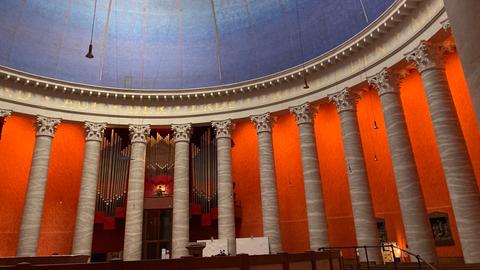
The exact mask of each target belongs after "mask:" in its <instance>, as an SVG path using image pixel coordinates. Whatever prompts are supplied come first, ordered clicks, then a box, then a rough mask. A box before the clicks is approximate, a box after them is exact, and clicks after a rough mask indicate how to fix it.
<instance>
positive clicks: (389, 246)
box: [318, 244, 437, 270]
mask: <svg viewBox="0 0 480 270" xmlns="http://www.w3.org/2000/svg"><path fill="white" fill-rule="evenodd" d="M370 248H381V249H382V250H387V249H390V252H391V253H392V259H393V265H394V268H395V270H397V264H398V260H397V259H400V258H401V257H397V256H396V255H395V249H397V250H400V251H401V252H404V253H406V254H408V255H410V257H411V258H415V259H416V260H417V264H418V269H419V270H422V269H423V265H422V263H425V264H426V265H427V266H428V268H430V269H431V270H437V269H436V268H435V267H434V266H433V265H432V264H431V263H429V262H427V261H425V260H424V259H423V258H422V256H420V255H419V254H415V253H412V252H410V251H408V250H406V249H403V248H401V247H398V246H396V245H393V244H383V245H378V246H338V247H321V248H319V249H318V250H319V251H324V250H342V249H350V250H354V251H355V260H356V262H357V269H360V258H359V257H360V256H359V251H360V250H362V249H363V251H364V252H365V260H366V263H367V269H368V270H370V260H369V258H368V249H370ZM343 267H344V263H343V255H342V269H343Z"/></svg>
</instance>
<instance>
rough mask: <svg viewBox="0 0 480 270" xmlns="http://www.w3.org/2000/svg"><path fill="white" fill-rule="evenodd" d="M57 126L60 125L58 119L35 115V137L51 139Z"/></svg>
mask: <svg viewBox="0 0 480 270" xmlns="http://www.w3.org/2000/svg"><path fill="white" fill-rule="evenodd" d="M58 124H60V119H57V118H48V117H45V116H41V115H37V122H35V128H36V130H37V133H36V136H37V137H38V136H48V137H53V135H55V131H56V130H57V127H58Z"/></svg>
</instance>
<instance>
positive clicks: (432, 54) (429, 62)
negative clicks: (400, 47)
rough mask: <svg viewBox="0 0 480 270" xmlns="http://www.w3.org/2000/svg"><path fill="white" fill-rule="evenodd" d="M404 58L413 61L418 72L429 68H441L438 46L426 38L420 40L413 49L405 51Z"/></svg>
mask: <svg viewBox="0 0 480 270" xmlns="http://www.w3.org/2000/svg"><path fill="white" fill-rule="evenodd" d="M405 59H406V60H407V61H408V62H412V63H415V64H416V65H417V68H418V71H420V72H423V71H425V70H427V69H431V68H443V63H442V59H441V55H440V52H439V51H438V48H437V47H436V46H433V45H432V43H431V42H429V41H426V40H422V41H421V42H420V44H419V45H418V46H417V47H416V48H415V49H413V51H411V52H409V53H407V54H406V55H405Z"/></svg>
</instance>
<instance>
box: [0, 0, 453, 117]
mask: <svg viewBox="0 0 480 270" xmlns="http://www.w3.org/2000/svg"><path fill="white" fill-rule="evenodd" d="M445 18H446V15H445V14H444V9H443V2H442V1H441V0H398V1H396V2H395V4H394V5H392V7H391V8H390V9H389V10H387V11H386V12H385V13H384V14H383V15H382V16H381V17H380V18H379V19H377V20H376V21H375V22H374V23H372V24H371V25H370V26H369V27H367V28H365V29H364V30H363V31H362V32H360V33H359V34H357V35H356V36H355V37H353V38H351V39H350V40H348V41H347V42H345V43H343V44H342V45H340V46H338V47H337V48H335V49H333V50H331V51H329V52H328V53H326V54H324V55H322V56H320V57H318V58H316V59H314V60H311V61H309V62H307V63H305V64H302V65H301V66H297V67H294V68H292V69H289V70H286V71H284V72H281V73H277V74H273V75H270V76H268V77H264V78H258V79H256V80H253V81H248V82H243V83H239V84H234V85H224V86H221V87H215V88H204V89H184V90H175V91H173V90H149V91H148V90H147V91H145V90H121V89H113V88H104V87H102V88H100V87H94V86H88V85H80V84H73V83H68V82H62V81H58V80H53V79H49V78H43V77H38V76H35V75H31V74H27V73H22V72H19V71H15V70H12V69H8V68H3V67H2V68H0V76H2V75H3V78H4V80H2V81H0V108H4V109H11V110H13V111H14V112H18V113H26V114H43V115H51V116H55V117H61V118H63V119H65V120H72V121H85V120H88V121H94V122H108V123H109V124H118V125H125V124H129V123H135V124H142V123H149V124H151V125H168V124H172V123H183V122H192V123H205V122H210V121H212V120H223V119H227V118H231V119H238V118H244V117H248V116H249V115H252V114H261V113H265V112H275V111H280V110H285V109H287V108H288V107H291V106H295V105H299V104H302V103H304V102H307V101H310V102H311V101H316V100H320V99H322V98H325V97H326V96H327V95H328V94H330V93H333V92H335V91H338V90H339V89H342V88H344V87H351V86H354V85H356V84H358V83H360V82H362V81H364V80H365V78H366V77H367V75H368V74H370V75H371V74H375V73H378V72H379V71H380V70H381V69H382V68H383V67H386V66H391V65H393V64H396V63H397V62H399V61H401V60H402V59H403V58H404V56H403V54H404V53H405V52H407V51H408V50H411V49H412V48H413V47H415V46H416V45H418V41H419V40H421V39H428V38H430V37H431V36H433V34H434V33H436V32H437V31H439V30H440V29H441V25H440V23H439V22H440V21H442V20H443V19H445ZM304 76H306V78H307V79H308V82H309V85H310V88H309V89H303V87H302V86H303V77H304ZM299 79H300V80H299Z"/></svg>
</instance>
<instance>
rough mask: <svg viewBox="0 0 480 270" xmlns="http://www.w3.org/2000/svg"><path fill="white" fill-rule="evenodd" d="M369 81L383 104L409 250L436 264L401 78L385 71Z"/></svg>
mask: <svg viewBox="0 0 480 270" xmlns="http://www.w3.org/2000/svg"><path fill="white" fill-rule="evenodd" d="M368 82H369V83H370V84H372V85H374V86H375V87H376V89H377V91H378V95H379V96H380V102H381V103H382V110H383V116H384V119H385V126H386V131H387V136H388V142H389V146H390V154H391V157H392V163H393V172H394V174H395V182H396V186H397V193H398V198H399V201H400V208H401V212H402V220H403V225H404V226H405V234H406V236H407V245H408V249H409V250H410V251H411V252H413V253H415V254H420V255H421V256H422V258H423V259H424V260H426V261H428V262H435V261H436V253H435V244H434V241H433V235H432V230H431V227H430V224H429V221H428V215H427V210H426V207H425V202H424V199H423V195H422V190H421V188H420V180H419V177H418V173H417V166H416V165H415V158H414V156H413V150H412V146H411V144H410V138H409V136H408V130H407V124H406V121H405V115H404V113H403V108H402V102H401V100H400V85H399V82H398V78H397V77H396V76H395V75H394V74H392V73H391V71H390V70H388V69H386V68H384V69H383V70H382V71H381V72H380V73H378V74H376V75H375V76H372V77H370V78H369V79H368ZM414 259H415V258H412V260H414Z"/></svg>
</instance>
